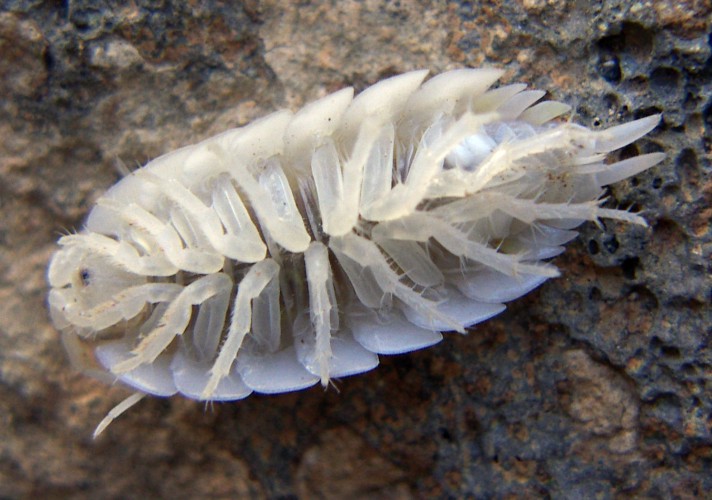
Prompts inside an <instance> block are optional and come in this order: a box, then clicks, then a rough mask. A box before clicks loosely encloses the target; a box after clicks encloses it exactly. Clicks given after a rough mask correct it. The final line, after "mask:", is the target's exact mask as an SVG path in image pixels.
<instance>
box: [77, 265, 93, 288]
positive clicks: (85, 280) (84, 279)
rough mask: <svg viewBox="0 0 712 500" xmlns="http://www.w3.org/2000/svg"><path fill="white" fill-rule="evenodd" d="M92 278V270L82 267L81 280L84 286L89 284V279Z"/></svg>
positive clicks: (80, 271)
mask: <svg viewBox="0 0 712 500" xmlns="http://www.w3.org/2000/svg"><path fill="white" fill-rule="evenodd" d="M90 279H91V272H90V271H89V269H86V268H84V269H80V270H79V280H80V281H81V283H82V285H84V286H89V280H90Z"/></svg>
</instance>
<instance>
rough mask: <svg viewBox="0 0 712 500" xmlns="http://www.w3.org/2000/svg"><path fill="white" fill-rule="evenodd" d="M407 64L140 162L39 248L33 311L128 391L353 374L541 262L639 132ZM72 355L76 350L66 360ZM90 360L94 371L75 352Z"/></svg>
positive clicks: (240, 393) (447, 326)
mask: <svg viewBox="0 0 712 500" xmlns="http://www.w3.org/2000/svg"><path fill="white" fill-rule="evenodd" d="M426 74H427V72H426V71H414V72H410V73H405V74H402V75H399V76H396V77H393V78H389V79H387V80H383V81H381V82H380V83H378V84H376V85H374V86H372V87H370V88H368V89H366V90H365V91H364V92H362V93H361V94H360V95H358V96H357V97H356V98H354V97H353V89H351V88H347V89H343V90H341V91H338V92H335V93H333V94H331V95H328V96H326V97H324V98H322V99H320V100H318V101H316V102H313V103H311V104H309V105H307V106H306V107H304V108H303V109H301V110H300V111H298V112H297V113H292V112H290V111H278V112H276V113H273V114H271V115H269V116H267V117H265V118H263V119H261V120H258V121H256V122H254V123H252V124H250V125H248V126H246V127H243V128H238V129H233V130H229V131H227V132H225V133H223V134H220V135H218V136H216V137H212V138H210V139H207V140H205V141H203V142H201V143H199V144H196V145H193V146H188V147H185V148H182V149H179V150H178V151H174V152H172V153H169V154H166V155H165V156H162V157H160V158H158V159H155V160H153V161H151V162H149V163H148V164H147V165H146V166H145V167H143V168H141V169H138V170H137V171H135V172H133V173H131V174H130V175H128V176H127V177H125V178H124V179H122V180H121V181H120V182H119V183H117V184H116V185H115V186H114V187H112V188H111V189H110V190H109V191H108V192H107V193H106V194H104V195H103V196H102V197H101V198H100V199H99V200H98V202H97V205H96V206H95V207H94V209H93V210H92V211H91V213H90V214H89V217H88V220H87V222H86V228H85V229H84V230H83V231H81V232H80V233H78V234H73V235H69V236H64V237H63V238H61V239H60V240H59V245H60V246H61V248H60V249H59V250H58V251H57V253H56V254H55V255H54V257H53V258H52V261H51V263H50V266H49V282H50V285H51V292H50V294H49V305H50V309H51V314H52V318H53V321H54V323H55V325H56V326H57V327H58V328H59V329H61V330H63V332H64V336H63V338H64V342H65V345H66V346H67V347H68V350H69V354H70V356H71V357H72V359H73V360H74V361H75V362H76V363H78V364H82V365H84V369H85V371H86V372H88V373H94V374H100V375H101V374H103V378H105V379H107V380H110V381H116V380H119V381H121V382H123V383H124V384H126V385H127V386H129V387H131V388H133V389H135V390H136V391H137V392H136V393H135V394H134V395H133V396H131V397H129V398H128V399H127V400H125V401H124V402H122V403H121V404H119V405H118V406H117V407H116V408H114V409H113V410H112V411H111V412H110V414H109V415H108V416H107V417H106V418H105V419H104V421H102V423H101V424H100V425H99V427H98V428H97V431H96V433H97V434H98V433H99V432H101V430H103V429H104V428H105V427H106V425H108V424H109V422H111V420H112V419H113V418H115V417H116V416H117V415H119V414H120V413H121V412H123V411H125V410H126V409H127V408H128V407H130V406H131V405H133V404H135V403H136V402H137V401H138V400H139V399H140V398H141V397H143V396H144V395H146V394H152V395H156V396H171V395H173V394H176V393H180V394H182V395H184V396H186V397H189V398H193V399H196V400H201V401H229V400H237V399H241V398H244V397H246V396H247V395H249V394H250V393H252V392H260V393H279V392H287V391H294V390H298V389H304V388H306V387H309V386H312V385H314V384H316V383H317V382H321V384H323V385H327V384H328V382H329V380H330V379H331V378H337V377H344V376H347V375H353V374H356V373H361V372H365V371H368V370H371V369H373V368H375V367H376V365H378V354H396V353H402V352H407V351H412V350H415V349H420V348H423V347H427V346H430V345H433V344H435V343H437V342H439V341H440V340H441V339H442V335H441V332H442V331H457V332H461V333H464V332H465V331H466V330H467V328H468V327H470V326H472V325H474V324H476V323H478V322H481V321H483V320H486V319H488V318H490V317H492V316H494V315H496V314H498V313H500V312H502V311H503V310H504V309H505V306H504V305H503V303H505V302H507V301H510V300H512V299H515V298H517V297H520V296H521V295H523V294H525V293H527V292H529V291H530V290H532V289H533V288H535V287H537V286H539V285H541V284H542V283H543V282H544V281H545V280H546V279H548V278H551V277H555V276H557V275H558V272H557V270H556V268H555V267H554V266H553V265H552V264H550V263H549V262H548V260H549V259H551V258H552V257H554V256H556V255H558V254H559V253H561V252H562V251H563V247H562V245H563V244H565V243H566V242H568V241H569V240H571V239H572V238H574V237H575V236H576V232H574V231H572V229H573V228H575V227H577V226H579V225H580V224H581V223H582V222H583V221H586V220H597V219H598V218H600V217H607V218H613V219H619V220H623V221H628V222H633V223H638V224H645V221H644V220H643V219H642V218H641V217H639V216H638V215H635V214H632V213H629V212H626V211H621V210H614V209H607V208H602V207H601V200H600V197H601V193H602V188H603V186H606V185H608V184H611V183H614V182H618V181H620V180H622V179H625V178H627V177H630V176H633V175H635V174H637V173H639V172H642V171H644V170H646V169H648V168H650V167H651V166H653V165H655V164H657V163H658V162H659V161H661V160H662V158H663V156H664V155H663V154H661V153H652V154H645V155H640V156H636V157H633V158H629V159H626V160H623V161H620V162H617V163H612V164H607V163H606V162H605V160H606V155H607V153H609V152H611V151H614V150H616V149H619V148H621V147H623V146H625V145H627V144H629V143H631V142H632V141H634V140H636V139H638V138H639V137H641V136H643V135H644V134H646V133H648V132H649V131H650V130H651V129H653V128H654V127H655V126H656V125H657V124H658V122H659V120H660V116H659V115H656V116H649V117H647V118H643V119H639V120H635V121H633V122H629V123H626V124H623V125H619V126H616V127H613V128H609V129H607V130H603V131H592V130H589V129H587V128H585V127H582V126H578V125H574V124H571V123H566V122H558V121H554V122H552V121H551V120H552V119H554V118H556V117H558V116H561V115H562V114H564V113H567V112H568V110H569V106H567V105H565V104H562V103H559V102H554V101H545V102H541V103H539V104H535V103H536V102H537V101H539V100H540V99H541V98H542V96H543V95H544V92H540V91H526V90H524V88H525V85H521V84H515V85H507V86H504V87H500V88H497V89H494V90H488V89H489V87H490V86H491V85H492V84H493V83H494V82H495V81H496V80H497V79H498V78H499V77H500V76H501V75H502V71H500V70H497V69H461V70H455V71H450V72H447V73H443V74H440V75H438V76H435V77H434V78H432V79H430V80H428V81H427V82H425V83H423V80H424V79H425V76H426ZM86 352H89V353H91V356H83V355H84V354H85V353H86ZM82 356H83V357H84V358H87V357H89V358H91V361H92V362H93V363H94V368H93V369H91V368H89V366H90V364H88V363H87V361H86V360H84V361H83V360H82V359H81V357H82Z"/></svg>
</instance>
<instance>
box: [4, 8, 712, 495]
mask: <svg viewBox="0 0 712 500" xmlns="http://www.w3.org/2000/svg"><path fill="white" fill-rule="evenodd" d="M486 4H487V5H486V6H484V5H480V3H479V2H454V1H453V2H426V1H422V0H421V1H418V0H402V1H400V2H384V1H380V0H367V1H365V2H364V1H356V0H350V1H345V2H293V3H292V2H281V1H277V0H262V1H260V0H246V1H245V2H244V3H242V4H241V5H236V4H234V3H232V2H221V1H217V0H205V1H201V2H178V1H170V0H165V1H148V0H138V1H135V2H130V3H121V2H118V3H116V2H106V3H105V2H94V1H89V0H72V1H71V2H43V1H39V0H25V1H20V0H9V1H6V2H3V6H2V7H0V54H2V56H1V57H0V96H2V99H1V100H0V113H2V116H3V119H2V120H1V121H0V135H1V136H2V143H1V144H0V209H1V210H2V212H1V213H2V216H1V217H0V245H1V246H2V251H1V252H0V423H1V425H0V457H2V458H1V459H0V498H28V497H35V498H59V497H62V498H64V497H72V498H98V497H101V498H126V497H130V496H142V497H171V498H201V497H208V496H212V497H214V498H237V497H245V498H247V497H250V498H295V497H298V498H365V497H369V498H414V497H417V498H425V497H441V498H457V497H465V496H474V497H478V498H486V497H507V496H510V497H515V496H516V497H522V496H528V497H538V496H551V497H557V498H592V497H597V498H599V497H600V498H613V497H620V496H634V497H645V498H693V497H701V496H703V495H705V494H709V491H710V490H712V473H711V471H712V458H711V457H712V396H711V394H710V389H711V383H712V354H711V351H710V337H711V336H712V331H711V328H712V307H710V302H712V278H711V274H712V265H711V264H710V262H711V261H710V257H711V254H712V232H711V231H710V226H709V221H710V217H711V216H712V178H711V177H710V169H711V166H710V158H711V152H712V139H711V138H710V137H712V100H710V97H709V96H710V95H712V63H711V61H712V59H711V56H710V54H711V51H712V47H711V45H712V34H711V33H710V31H709V30H710V25H712V12H711V8H710V4H709V3H708V2H705V1H698V0H687V1H677V0H676V1H673V0H658V1H640V2H627V1H615V0H610V1H604V2H598V3H595V7H593V5H594V3H593V2H591V3H588V2H577V1H564V2H558V1H557V2H554V1H549V0H513V1H510V2H503V1H495V2H486ZM483 64H487V65H498V66H503V67H505V68H507V70H508V71H507V73H506V76H505V80H506V81H525V82H528V83H530V84H531V85H532V86H535V87H538V88H541V89H545V90H548V91H549V92H550V94H551V96H553V97H555V98H557V99H559V100H563V101H565V102H569V103H572V104H574V105H575V108H576V117H575V119H576V120H578V121H580V122H582V123H584V124H586V125H588V126H592V127H602V126H607V125H608V124H612V123H617V122H619V121H621V120H629V119H631V118H634V117H637V116H642V115H646V114H650V113H651V112H660V111H662V112H663V113H664V122H663V124H662V125H661V126H660V127H659V128H658V129H657V130H656V131H654V132H653V133H652V134H650V135H649V136H648V137H647V138H646V139H644V140H641V141H639V142H638V143H637V144H636V145H635V146H631V148H632V149H631V150H628V151H624V152H623V155H626V154H631V153H633V152H634V150H643V151H646V152H647V151H659V150H663V151H665V152H667V154H668V158H667V160H666V161H665V162H664V163H663V164H661V165H660V166H658V167H656V168H654V169H652V170H651V171H649V172H646V173H644V174H642V175H639V176H637V177H636V178H634V179H631V180H629V181H627V182H624V183H621V184H618V185H616V186H615V187H614V188H613V189H612V190H611V193H610V201H609V203H610V204H611V205H612V206H632V207H634V208H636V209H637V208H641V209H643V208H644V210H645V212H644V213H645V216H646V217H647V219H648V221H649V222H650V227H649V228H647V229H645V228H640V227H631V226H627V225H621V224H616V223H606V224H605V228H604V229H603V230H600V229H598V228H596V227H595V226H592V225H589V226H586V227H585V228H584V230H583V233H582V237H581V238H580V239H579V240H578V242H577V243H575V244H573V245H571V246H570V247H569V250H568V251H567V253H566V254H564V255H563V256H562V257H559V258H558V259H557V264H558V265H560V266H561V268H562V269H563V271H564V274H563V277H562V278H560V279H556V280H552V281H550V282H548V283H547V284H546V285H545V286H543V287H542V288H541V289H540V290H538V291H536V292H534V293H532V294H530V295H529V296H527V297H525V298H524V299H522V300H520V301H518V302H516V303H513V304H512V305H511V306H510V308H509V310H508V311H507V312H506V313H505V314H503V315H501V316H499V317H498V318H496V319H494V320H492V321H489V322H487V323H485V324H482V325H479V326H478V327H476V328H475V329H474V330H473V331H472V332H471V334H470V335H469V336H466V337H463V336H456V335H450V336H448V338H447V339H446V341H444V342H443V343H441V344H440V345H438V346H436V347H434V348H431V349H427V350H424V351H421V352H417V353H413V354H410V355H404V356H397V357H391V358H384V359H383V360H382V363H381V366H380V367H379V368H378V369H376V370H374V371H372V372H370V373H368V374H365V375H362V376H359V377H354V378H350V379H344V380H343V381H342V382H341V383H339V389H340V390H339V391H338V392H337V391H335V390H329V391H326V392H324V391H323V390H322V389H321V388H313V389H311V390H309V391H304V392H300V393H295V394H286V395H281V396H273V397H266V396H252V397H250V398H248V399H246V400H244V401H242V402H238V403H233V404H220V405H214V406H212V407H208V408H205V407H204V406H203V405H201V404H198V403H195V402H192V401H187V400H184V399H181V398H173V399H169V400H161V399H149V400H145V401H143V402H141V403H140V404H139V405H138V406H137V407H135V408H133V409H132V410H131V411H130V412H129V413H128V414H126V415H124V416H122V417H121V418H120V419H119V420H118V421H116V422H115V423H114V424H113V425H112V426H111V427H110V428H109V429H108V430H107V432H106V433H105V435H103V436H102V437H101V438H100V439H98V440H97V441H92V439H91V432H92V430H93V428H94V426H95V425H96V423H97V422H98V421H99V420H100V419H101V418H102V417H103V416H104V415H105V413H106V412H107V411H108V410H109V409H110V408H111V407H112V406H113V405H114V404H115V403H116V402H118V401H119V400H120V399H122V398H123V397H125V395H126V394H127V392H126V391H125V390H124V389H122V388H120V387H110V388H107V387H106V386H103V385H101V384H100V383H99V382H96V381H94V380H92V379H89V378H87V377H85V376H82V375H79V374H77V373H75V372H74V371H73V370H72V369H71V368H70V366H69V364H68V362H67V360H66V357H65V355H64V352H63V349H62V346H61V343H60V339H59V336H58V334H57V332H56V331H55V330H54V329H53V328H52V326H51V325H50V323H49V320H48V318H47V314H46V312H45V297H46V284H45V278H44V273H45V268H46V264H47V261H48V259H49V256H50V255H51V253H52V251H53V249H54V242H55V241H56V239H57V236H58V235H59V234H60V233H61V232H63V231H66V230H71V229H72V228H78V227H81V223H82V220H83V217H84V216H85V215H86V213H87V211H88V209H89V208H90V206H91V204H92V201H93V200H94V199H96V197H97V196H98V195H99V194H100V193H101V192H102V191H104V190H105V189H106V188H107V187H109V186H110V185H111V184H112V183H114V182H115V181H116V180H117V179H118V174H117V169H116V168H115V166H116V164H117V163H118V162H123V163H124V164H126V165H128V166H130V167H133V166H134V165H139V164H143V163H145V162H146V161H147V160H148V159H150V158H152V157H155V156H157V155H159V154H161V153H163V152H166V151H170V150H172V149H175V148H176V147H178V146H180V145H184V144H188V143H192V142H196V141H197V140H200V139H202V138H205V137H208V136H210V135H213V134H215V133H217V132H220V131H222V130H224V129H226V128H229V127H233V126H237V125H240V124H244V123H246V122H248V121H250V120H251V119H253V118H255V117H258V116H261V115H263V114H266V113H267V112H269V111H272V110H274V109H276V108H278V107H285V106H286V107H292V108H296V107H298V106H300V105H302V104H303V103H304V102H306V101H308V100H311V99H313V98H316V97H318V96H321V95H324V94H326V93H328V92H331V91H334V90H336V89H338V88H341V87H343V86H346V85H353V86H355V87H356V88H357V90H358V89H361V88H363V87H365V86H366V85H368V84H371V83H374V82H375V81H377V80H379V79H380V78H383V77H386V76H390V75H392V74H396V73H400V72H403V71H406V70H410V69H415V68H429V69H431V70H432V72H434V73H435V72H439V71H442V70H445V69H451V68H456V67H462V66H480V65H483Z"/></svg>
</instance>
